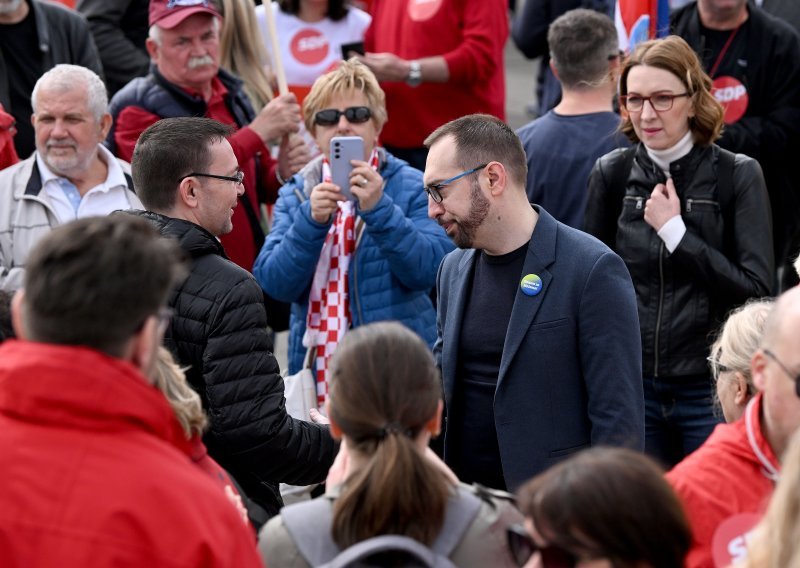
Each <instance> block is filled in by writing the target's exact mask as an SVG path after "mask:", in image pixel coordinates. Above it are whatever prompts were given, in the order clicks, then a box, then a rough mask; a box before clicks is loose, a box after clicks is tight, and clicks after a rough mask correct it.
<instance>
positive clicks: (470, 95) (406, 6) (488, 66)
mask: <svg viewBox="0 0 800 568" xmlns="http://www.w3.org/2000/svg"><path fill="white" fill-rule="evenodd" d="M371 12H372V24H371V25H370V27H369V28H367V33H366V37H365V38H364V45H365V48H366V50H367V51H369V52H376V53H382V52H389V53H394V54H395V55H397V56H398V57H401V58H402V59H407V60H414V59H422V58H424V57H432V56H443V57H444V59H445V61H447V66H448V69H449V71H450V80H449V81H448V82H447V83H422V84H421V85H419V86H418V87H409V86H408V85H406V84H405V83H402V82H401V83H397V82H386V83H383V84H382V85H381V86H382V87H383V90H384V91H385V92H386V108H387V110H388V112H389V121H388V122H387V123H386V126H384V128H383V131H382V132H381V141H382V142H383V143H384V144H388V145H392V146H398V147H401V148H418V147H421V146H422V142H423V141H424V140H425V138H426V137H427V136H428V135H429V134H430V133H431V132H433V131H434V130H435V129H436V128H438V127H439V126H441V125H442V124H444V123H446V122H449V121H451V120H453V119H456V118H459V117H461V116H464V115H465V114H472V113H486V114H492V115H494V116H496V117H498V118H500V119H502V120H505V98H506V87H505V67H504V64H503V48H504V46H505V44H506V40H507V39H508V2H507V1H506V0H460V1H456V0H373V2H372V6H371Z"/></svg>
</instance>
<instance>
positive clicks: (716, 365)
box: [706, 353, 733, 381]
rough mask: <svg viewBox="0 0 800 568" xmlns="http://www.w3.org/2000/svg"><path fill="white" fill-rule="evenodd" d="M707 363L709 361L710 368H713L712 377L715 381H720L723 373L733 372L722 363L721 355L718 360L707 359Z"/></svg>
mask: <svg viewBox="0 0 800 568" xmlns="http://www.w3.org/2000/svg"><path fill="white" fill-rule="evenodd" d="M706 361H708V366H709V367H710V368H711V376H712V377H714V381H718V380H719V376H720V375H721V374H722V373H731V372H733V369H731V368H730V367H728V366H727V365H723V364H722V363H720V360H719V353H718V354H717V358H716V359H715V358H714V357H706Z"/></svg>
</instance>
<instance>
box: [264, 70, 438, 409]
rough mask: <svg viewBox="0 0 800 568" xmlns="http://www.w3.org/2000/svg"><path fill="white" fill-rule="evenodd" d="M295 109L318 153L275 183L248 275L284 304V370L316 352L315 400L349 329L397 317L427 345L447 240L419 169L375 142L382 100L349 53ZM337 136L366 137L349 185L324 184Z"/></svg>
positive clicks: (432, 336) (433, 327) (431, 338)
mask: <svg viewBox="0 0 800 568" xmlns="http://www.w3.org/2000/svg"><path fill="white" fill-rule="evenodd" d="M303 112H304V115H305V124H306V128H307V129H308V131H309V132H310V133H311V134H312V135H313V136H314V138H315V139H316V141H317V143H318V145H319V147H320V148H322V150H323V154H322V155H321V156H318V157H317V158H315V159H314V160H313V161H312V162H311V163H309V164H308V166H306V167H305V168H303V170H302V171H301V172H300V173H299V174H297V175H295V176H294V177H292V178H291V179H290V180H289V182H288V183H287V184H286V185H285V186H284V187H283V188H281V191H280V195H279V197H278V202H277V203H276V204H275V219H274V223H273V226H272V231H271V232H270V234H269V236H268V237H267V240H266V242H265V243H264V248H263V249H262V250H261V253H260V254H259V255H258V259H257V260H256V263H255V267H254V269H253V273H254V274H255V276H256V278H257V279H258V281H259V283H260V284H261V287H262V288H263V289H264V290H265V291H266V292H267V293H268V294H269V295H271V296H272V297H274V298H276V299H278V300H281V301H284V302H292V314H291V323H290V334H289V373H296V372H298V371H299V370H300V369H301V367H302V365H303V359H304V356H305V354H306V352H307V350H308V349H315V351H316V370H317V382H318V389H319V395H320V400H321V401H322V400H324V399H325V389H326V382H327V376H328V375H327V371H326V368H327V364H328V360H329V358H330V356H331V354H332V353H333V351H334V349H335V348H336V344H337V342H338V341H339V340H340V339H341V335H342V334H345V333H346V332H347V330H348V329H350V328H351V327H352V328H355V327H358V326H360V325H364V324H366V323H370V322H373V321H379V320H397V321H400V322H401V323H403V324H404V325H406V326H408V327H409V328H410V329H412V330H413V331H415V332H416V333H417V334H418V335H419V336H420V337H422V338H423V339H424V340H425V342H426V343H427V344H428V345H429V346H430V345H433V342H434V340H435V339H436V311H435V309H434V307H433V303H432V302H431V299H430V296H429V295H428V292H429V290H430V289H431V288H432V287H433V285H434V282H435V279H436V270H437V268H438V267H439V263H440V262H441V260H442V258H443V257H444V255H445V254H446V253H447V252H449V251H450V250H452V248H453V245H452V243H451V242H450V239H449V238H448V237H447V234H446V233H445V232H444V230H443V229H442V228H441V227H439V225H437V224H436V222H435V221H432V220H431V219H428V215H427V199H426V196H425V192H423V191H422V190H421V188H422V173H421V172H420V171H419V170H416V169H414V168H412V167H410V166H409V165H408V164H407V163H406V162H404V161H402V160H399V159H397V158H395V157H394V156H392V154H390V153H389V152H387V151H386V150H384V149H383V148H382V147H380V146H378V138H379V136H380V134H381V129H382V128H383V125H384V124H385V123H386V119H387V114H386V106H385V98H384V94H383V90H381V88H380V86H378V82H377V80H376V79H375V76H374V75H373V74H372V72H371V71H370V70H369V68H367V66H365V65H363V64H361V63H360V62H358V61H357V60H355V59H351V60H349V61H346V62H343V63H342V65H340V66H339V67H338V68H337V69H335V70H334V71H331V72H330V73H328V74H326V75H323V76H322V77H320V78H319V79H317V81H316V82H315V83H314V87H313V88H312V89H311V92H310V93H309V95H308V97H306V101H305V104H304V106H303ZM335 136H360V137H361V138H362V139H363V140H364V156H363V158H362V160H354V161H353V163H354V167H353V169H352V170H351V172H350V177H349V181H350V184H351V185H350V187H349V188H340V187H338V186H336V185H334V184H333V183H332V182H331V177H330V176H331V174H330V166H329V159H330V156H331V152H330V143H331V139H332V138H333V137H335ZM343 189H349V191H350V192H351V193H352V196H353V199H352V200H348V199H347V197H346V196H345V195H344V193H343ZM341 291H345V294H344V295H342V294H339V292H341Z"/></svg>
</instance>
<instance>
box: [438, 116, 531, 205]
mask: <svg viewBox="0 0 800 568" xmlns="http://www.w3.org/2000/svg"><path fill="white" fill-rule="evenodd" d="M447 136H452V137H453V139H454V140H455V143H456V161H457V163H458V166H459V167H460V168H461V169H463V170H469V169H472V168H475V167H477V166H479V165H481V164H488V163H489V162H500V163H501V164H503V166H505V168H506V170H508V172H509V176H510V177H511V179H512V180H513V181H514V182H516V183H517V185H521V186H522V189H523V190H524V189H525V184H526V183H527V179H528V161H527V158H526V157H525V150H524V149H523V148H522V142H520V140H519V136H517V135H516V133H515V132H514V131H513V130H511V128H509V127H508V125H507V124H506V123H505V122H503V121H502V120H500V119H498V118H495V117H494V116H490V115H488V114H468V115H466V116H462V117H461V118H457V119H455V120H452V121H450V122H448V123H447V124H444V125H442V126H440V127H439V128H437V129H436V130H434V131H433V133H431V135H430V136H428V137H427V138H426V139H425V146H426V147H427V148H430V147H431V146H433V145H434V144H435V143H436V142H438V141H439V140H441V139H442V138H445V137H447Z"/></svg>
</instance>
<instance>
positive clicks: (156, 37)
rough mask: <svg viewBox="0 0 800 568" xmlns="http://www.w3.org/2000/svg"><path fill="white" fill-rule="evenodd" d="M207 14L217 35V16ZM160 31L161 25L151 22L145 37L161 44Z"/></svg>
mask: <svg viewBox="0 0 800 568" xmlns="http://www.w3.org/2000/svg"><path fill="white" fill-rule="evenodd" d="M209 16H211V18H212V20H213V23H212V24H211V25H212V26H213V28H214V33H215V34H217V36H219V18H217V17H216V16H212V15H211V14H209ZM161 31H162V30H161V27H160V26H159V25H158V24H153V25H152V26H150V29H149V30H148V31H147V37H149V38H150V39H152V40H153V41H154V42H156V44H158V45H161Z"/></svg>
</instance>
